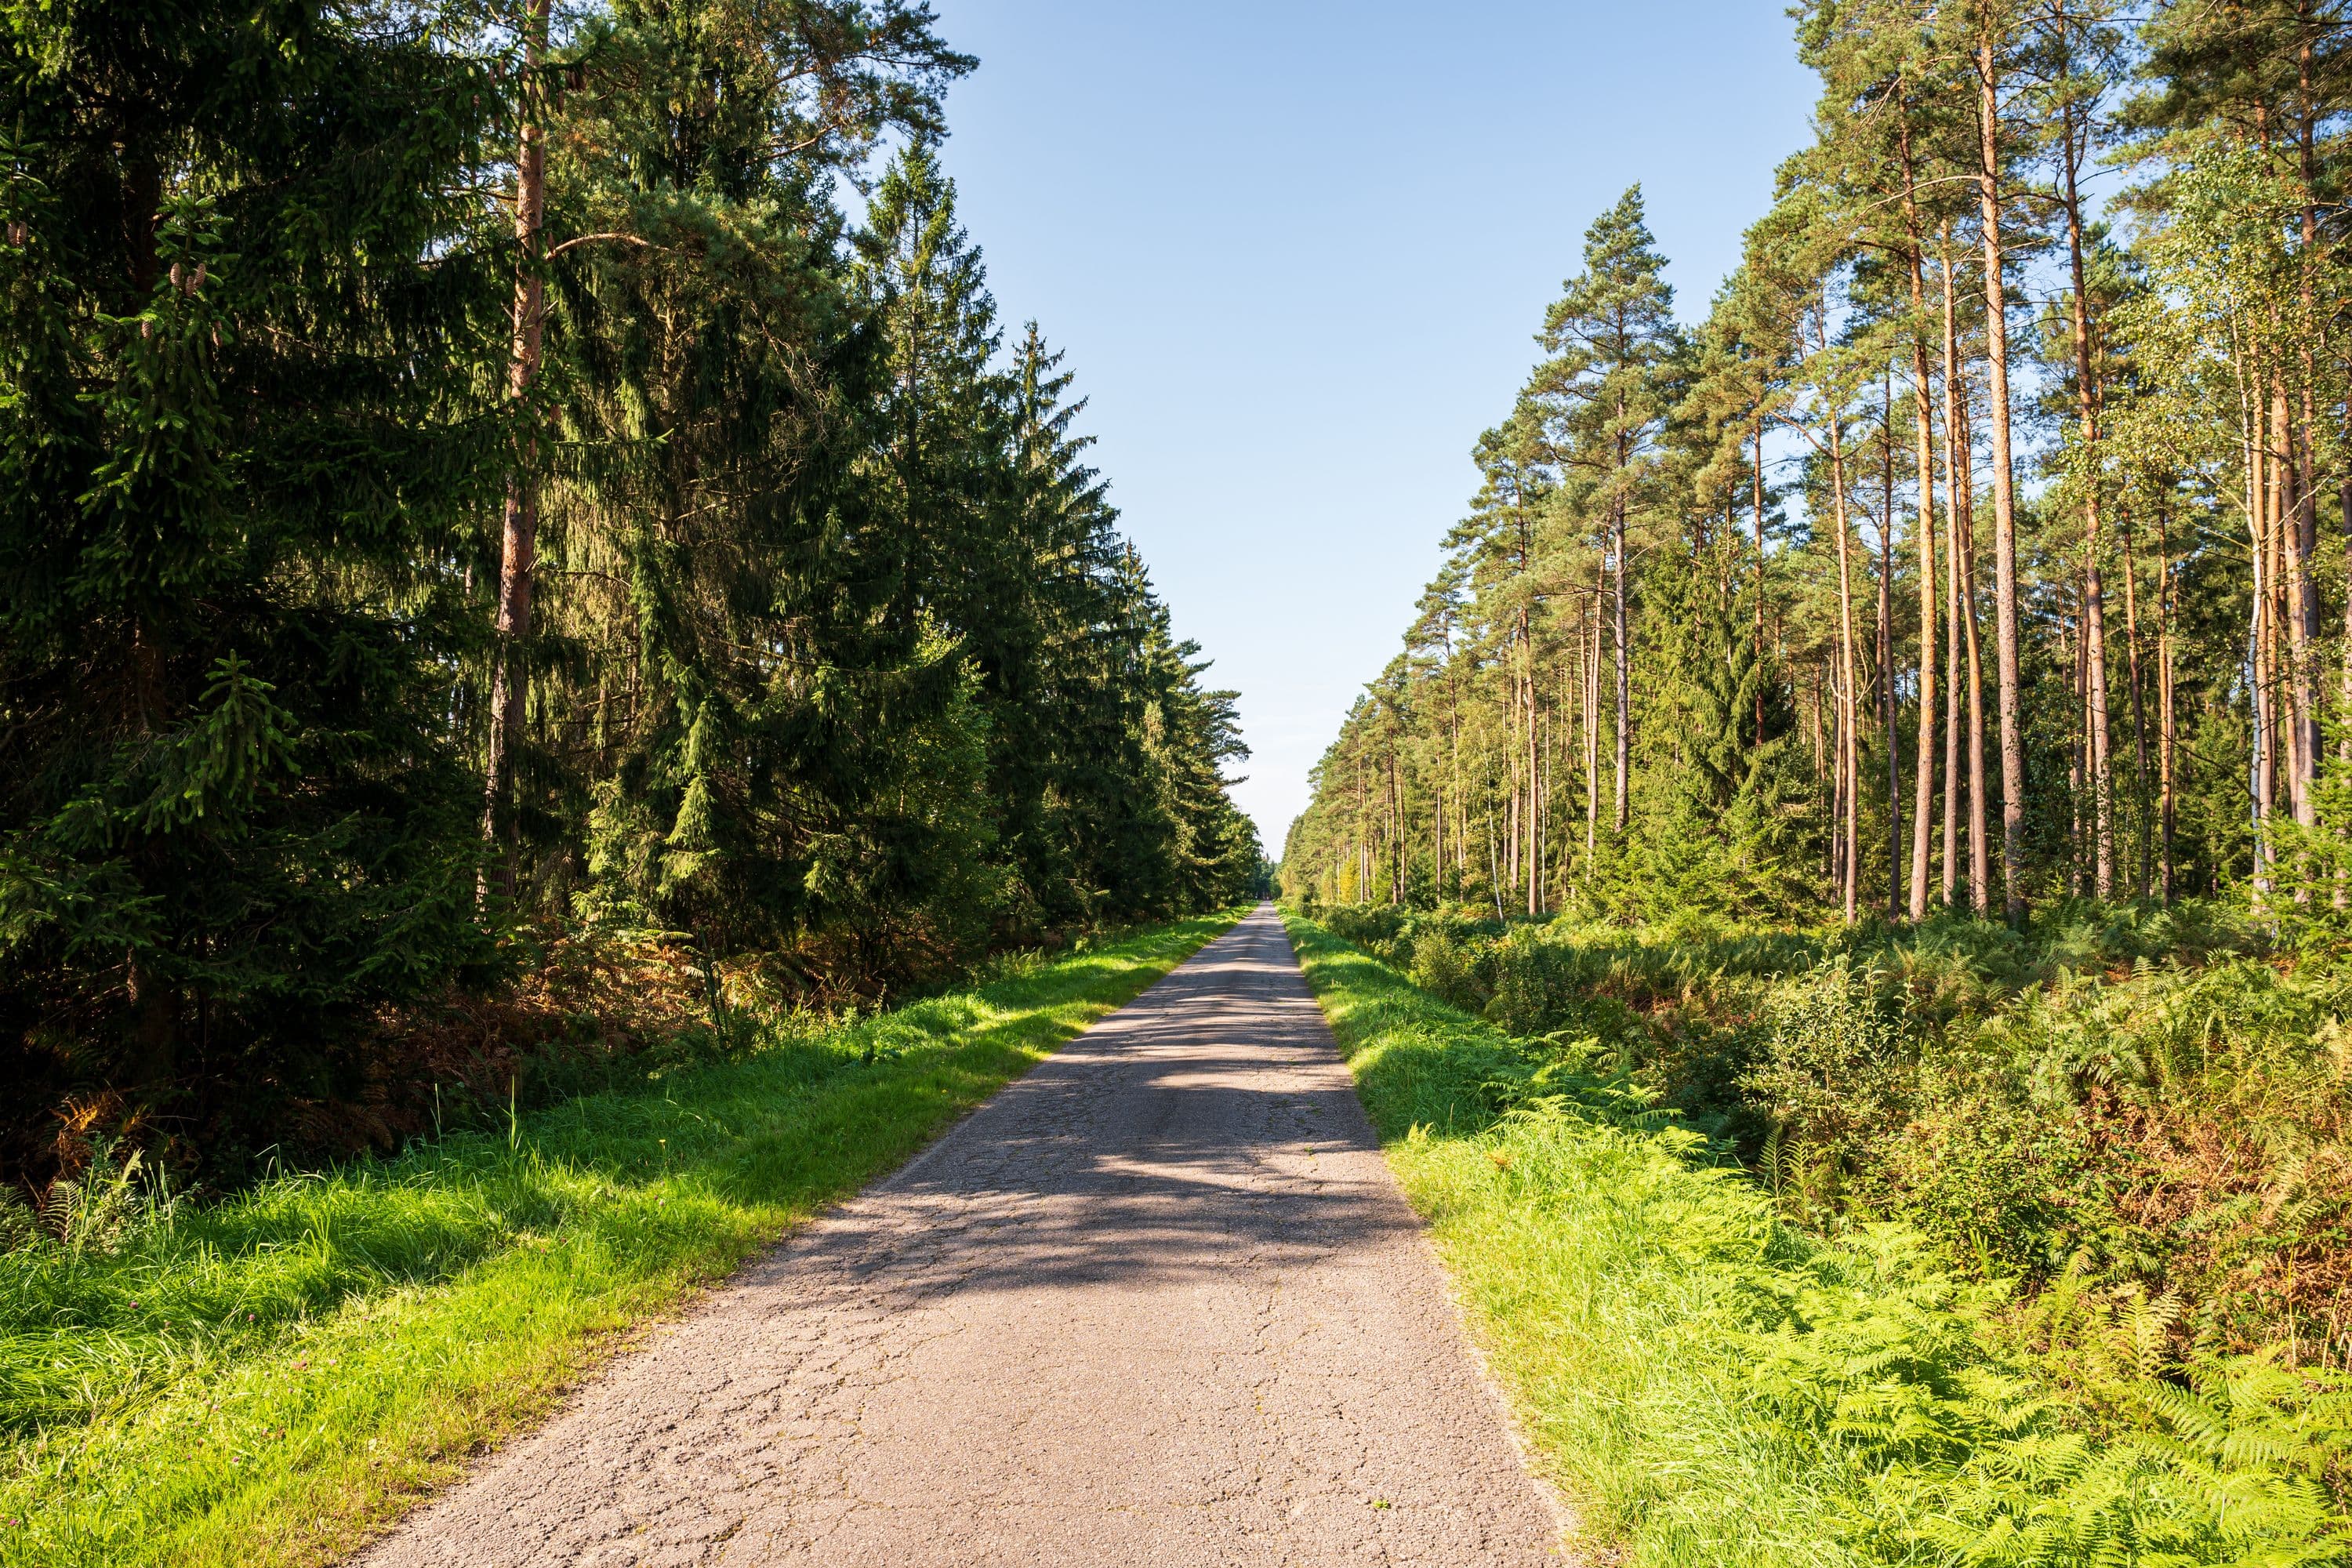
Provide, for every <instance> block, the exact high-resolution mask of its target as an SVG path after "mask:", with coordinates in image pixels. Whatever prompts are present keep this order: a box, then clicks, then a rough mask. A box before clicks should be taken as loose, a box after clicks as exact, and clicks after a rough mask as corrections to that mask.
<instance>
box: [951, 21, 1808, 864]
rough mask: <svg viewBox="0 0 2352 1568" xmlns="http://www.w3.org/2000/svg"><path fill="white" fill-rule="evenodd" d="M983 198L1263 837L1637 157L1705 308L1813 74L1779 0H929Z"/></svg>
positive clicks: (1364, 671)
mask: <svg viewBox="0 0 2352 1568" xmlns="http://www.w3.org/2000/svg"><path fill="white" fill-rule="evenodd" d="M935 4H936V5H937V6H938V9H939V13H940V26H941V29H942V31H943V32H944V34H945V35H946V37H948V39H949V40H950V43H952V44H953V45H954V46H955V47H959V48H961V49H963V50H965V51H967V52H970V53H973V54H977V55H978V56H979V57H980V59H981V66H980V69H979V71H978V72H977V73H976V74H975V75H974V76H972V77H971V78H969V79H966V80H965V81H963V82H962V83H961V84H959V85H958V86H957V87H956V89H954V91H953V92H952V93H951V95H950V99H949V106H948V107H949V120H950V127H951V130H952V134H951V137H950V141H949V142H948V146H947V150H946V163H947V167H948V170H949V172H950V174H953V175H954V176H955V178H956V181H957V184H958V187H959V190H960V192H961V202H962V212H963V216H964V221H965V223H966V225H967V226H969V228H970V229H971V234H972V237H973V238H974V239H975V240H976V241H977V242H978V243H979V244H980V246H981V247H982V251H983V252H984V254H985V256H986V259H987V265H988V269H989V276H990V279H991V282H992V287H993V289H994V291H995V294H996V297H997V300H998V303H999V306H1000V308H1001V310H1003V315H1004V317H1005V319H1006V321H1007V322H1008V324H1009V325H1010V326H1012V327H1013V328H1016V329H1017V327H1018V325H1019V324H1020V323H1021V322H1022V321H1025V320H1027V319H1028V318H1030V317H1033V316H1034V317H1035V318H1036V319H1037V321H1039V323H1040V325H1041V326H1042V327H1043V328H1044V330H1045V334H1046V336H1047V337H1048V338H1049V339H1050V340H1051V341H1052V342H1055V344H1057V345H1058V346H1060V347H1061V348H1063V349H1065V350H1066V351H1067V353H1068V356H1069V357H1068V359H1067V360H1066V362H1065V368H1066V369H1070V370H1075V371H1076V373H1077V376H1078V383H1077V389H1078V390H1079V391H1080V392H1081V393H1083V394H1085V395H1087V396H1088V397H1090V398H1091V400H1092V401H1091V403H1090V404H1089V405H1088V408H1087V413H1086V415H1085V416H1084V419H1083V424H1084V426H1085V427H1086V428H1087V430H1089V431H1091V432H1092V433H1093V434H1094V435H1095V436H1096V437H1098V440H1099V444H1098V446H1097V448H1096V453H1095V456H1096V458H1097V462H1098V463H1099V465H1100V467H1101V468H1102V469H1103V471H1104V472H1105V474H1106V475H1107V476H1108V478H1109V479H1110V481H1111V486H1112V495H1113V498H1114V499H1115V500H1117V501H1118V505H1119V507H1120V509H1121V510H1122V512H1123V514H1124V517H1123V522H1124V526H1125V528H1126V530H1127V531H1128V533H1129V536H1130V537H1132V538H1133V539H1134V540H1135V542H1136V543H1137V545H1138V546H1139V548H1140V549H1141V551H1142V552H1143V555H1144V559H1145V560H1146V561H1147V562H1149V563H1150V567H1151V572H1152V575H1153V578H1154V579H1155V581H1156V582H1157V583H1158V584H1159V585H1160V591H1161V593H1162V595H1164V596H1165V597H1166V598H1167V599H1168V601H1169V603H1170V605H1171V607H1172V609H1173V612H1174V615H1175V620H1176V626H1177V629H1178V631H1179V632H1180V633H1181V635H1183V636H1185V637H1192V638H1195V639H1197V640H1198V641H1199V642H1200V643H1201V645H1202V649H1203V651H1204V652H1205V653H1206V654H1207V655H1208V656H1209V657H1211V658H1213V659H1215V661H1216V668H1215V670H1214V671H1213V677H1212V679H1213V680H1214V681H1215V682H1216V683H1218V684H1220V685H1224V686H1230V687H1234V688H1236V689H1239V690H1240V692H1241V694H1242V700H1241V713H1242V718H1243V721H1244V726H1245V729H1246V731H1247V736H1248V740H1249V742H1250V744H1251V746H1252V747H1253V748H1254V750H1255V752H1256V754H1255V757H1254V758H1253V759H1252V760H1251V762H1250V763H1249V764H1248V765H1247V768H1246V770H1245V771H1246V772H1247V773H1249V775H1250V777H1249V781H1248V782H1247V783H1246V784H1243V785H1242V786H1241V787H1240V789H1239V790H1238V791H1237V792H1236V793H1237V795H1238V798H1239V799H1240V801H1241V804H1242V805H1243V806H1244V809H1246V810H1247V811H1249V812H1250V814H1251V815H1252V816H1254V817H1255V819H1256V821H1257V823H1258V826H1259V831H1260V832H1261V834H1263V835H1264V837H1265V842H1266V847H1267V850H1268V852H1269V853H1274V854H1279V853H1280V850H1281V845H1282V837H1283V833H1284V831H1285V830H1286V828H1287V827H1288V826H1289V823H1290V819H1291V817H1292V816H1295V815H1296V814H1297V812H1298V810H1299V809H1300V808H1301V807H1303V806H1304V805H1306V802H1307V770H1308V769H1309V768H1311V767H1312V766H1313V765H1314V763H1315V760H1316V758H1317V757H1318V756H1319V755H1320V754H1321V753H1322V750H1323V748H1324V746H1325V745H1327V744H1328V742H1329V741H1330V739H1331V736H1332V734H1333V733H1334V731H1336V729H1337V727H1338V725H1339V719H1340V717H1341V715H1342V714H1344V713H1345V712H1346V710H1347V708H1348V705H1349V702H1350V701H1351V700H1353V699H1354V696H1355V694H1356V692H1357V691H1358V689H1360V687H1361V686H1362V684H1363V683H1364V682H1365V681H1366V680H1369V679H1371V678H1372V677H1373V676H1374V675H1376V674H1378V673H1379V672H1380V669H1381V667H1382V666H1383V665H1384V664H1386V663H1387V661H1388V659H1389V658H1390V657H1391V655H1392V654H1393V653H1394V652H1395V650H1396V648H1397V647H1398V645H1399V639H1400V638H1401V637H1402V634H1403V631H1404V628H1405V624H1406V621H1407V619H1408V617H1409V616H1410V614H1411V611H1412V603H1413V600H1414V598H1415V597H1416V596H1417V595H1418V594H1419V592H1420V589H1421V586H1422V584H1423V583H1424V582H1426V581H1427V580H1428V578H1429V577H1430V575H1431V574H1432V573H1433V571H1434V570H1435V567H1436V564H1437V561H1438V542H1439V540H1440V538H1441V536H1442V535H1443V534H1444V531H1445V530H1446V528H1447V527H1449V526H1450V525H1451V524H1452V523H1453V521H1454V520H1455V519H1456V518H1457V517H1458V516H1459V515H1460V514H1461V512H1462V510H1463V507H1464V503H1465V501H1466V500H1467V499H1468V497H1469V495H1470V492H1471V491H1472V489H1475V474H1474V472H1473V470H1472V468H1471V466H1470V462H1469V458H1468V456H1467V454H1468V452H1469V450H1470V446H1471V443H1472V441H1474V440H1475V438H1476V437H1477V435H1478V433H1479V431H1481V430H1482V429H1485V428H1486V426H1489V425H1491V424H1493V423H1494V422H1495V421H1496V419H1498V418H1499V417H1500V416H1502V415H1504V414H1505V413H1506V412H1507V411H1508V408H1509V405H1510V400H1511V396H1512V395H1513V393H1514V392H1515V391H1516V390H1517V387H1518V384H1519V383H1520V381H1521V379H1522V378H1523V377H1524V376H1525V374H1526V373H1527V370H1528V365H1529V364H1530V363H1532V362H1533V358H1534V355H1535V352H1536V351H1535V345H1534V342H1533V341H1532V334H1533V332H1534V331H1535V329H1536V327H1537V325H1538V322H1539V321H1540V320H1541V318H1542V313H1543V309H1544V306H1545V305H1546V304H1547V303H1548V302H1549V300H1551V299H1552V298H1553V297H1554V296H1555V295H1556V294H1557V293H1558V292H1559V284H1560V281H1561V279H1563V278H1565V277H1567V276H1568V275H1569V274H1570V273H1571V272H1573V271H1575V270H1576V269H1577V266H1578V255H1579V251H1580V246H1581V242H1582V237H1583V232H1584V228H1585V226H1586V225H1587V224H1588V223H1590V222H1591V219H1592V217H1593V216H1594V215H1595V214H1597V213H1598V212H1600V211H1601V208H1602V207H1604V206H1606V205H1608V204H1609V203H1611V202H1612V201H1613V200H1615V199H1616V197H1617V195H1618V194H1619V193H1620V192H1622V190H1623V189H1624V188H1625V186H1626V185H1628V184H1633V183H1634V182H1636V181H1639V182H1640V183H1641V184H1642V186H1643V193H1644V195H1646V197H1647V199H1648V202H1649V210H1650V223H1651V227H1652V229H1653V230H1654V232H1655V233H1656V235H1657V237H1658V241H1659V246H1660V248H1661V249H1663V250H1664V253H1665V254H1666V255H1667V256H1668V257H1669V258H1672V261H1673V268H1672V271H1671V273H1670V274H1669V276H1670V277H1671V278H1672V279H1673V281H1674V284H1675V289H1676V296H1677V304H1678V307H1679V309H1680V310H1681V313H1682V314H1683V316H1684V317H1685V320H1695V319H1696V318H1697V317H1699V316H1702V315H1704V314H1705V312H1706V303H1707V300H1708V299H1709V298H1710V297H1711V296H1712V295H1713V293H1714V291H1715V289H1716V286H1717V283H1718V282H1719V281H1720V279H1722V277H1723V274H1724V273H1725V272H1726V271H1727V269H1728V268H1730V267H1731V265H1732V264H1733V263H1734V262H1735V261H1736V260H1737V258H1738V246H1739V235H1740V231H1741V230H1742V229H1743V228H1744V227H1745V226H1747V225H1748V223H1749V222H1751V221H1752V220H1753V219H1754V218H1755V217H1756V216H1759V214H1760V213H1761V212H1762V211H1763V209H1764V207H1765V205H1767V203H1768V202H1769V199H1770V195H1771V182H1772V170H1773V167H1774V165H1775V164H1777V163H1779V162H1780V159H1781V158H1783V157H1784V156H1786V155H1787V154H1788V153H1790V152H1792V151H1794V150H1795V149H1796V147H1797V146H1798V145H1799V144H1800V142H1801V141H1802V140H1803V138H1804V136H1805V133H1806V124H1807V118H1808V115H1809V112H1810V109H1811V99H1812V90H1813V87H1812V81H1811V78H1810V77H1809V76H1808V75H1807V73H1806V72H1805V71H1804V70H1803V69H1802V68H1800V67H1799V66H1798V65H1797V63H1796V61H1795V59H1794V58H1793V50H1792V47H1791V45H1790V22H1789V19H1788V17H1787V16H1785V15H1784V14H1783V12H1782V10H1781V8H1780V6H1779V5H1773V4H1770V3H1769V0H1764V3H1751V4H1737V3H1721V4H1717V3H1707V4H1699V3H1693V4H1673V3H1654V4H1648V5H1643V4H1640V3H1638V0H1635V3H1633V4H1619V5H1596V4H1582V3H1570V4H1554V5H1539V4H1525V3H1519V0H1507V3H1501V4H1495V5H1487V6H1484V7H1479V8H1475V9H1474V8H1469V7H1465V8H1462V9H1459V10H1456V9H1454V8H1451V7H1445V6H1430V5H1419V6H1405V5H1395V4H1391V3H1388V0H1363V3H1360V4H1355V5H1339V4H1314V3H1308V0H1260V3H1258V4H1255V5H1242V4H1233V3H1229V0H1194V3H1192V4H1188V5H1137V4H1131V3H1125V4H1123V3H1121V0H1108V3H1107V0H1093V3H1092V4H1080V3H1076V0H935Z"/></svg>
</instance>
